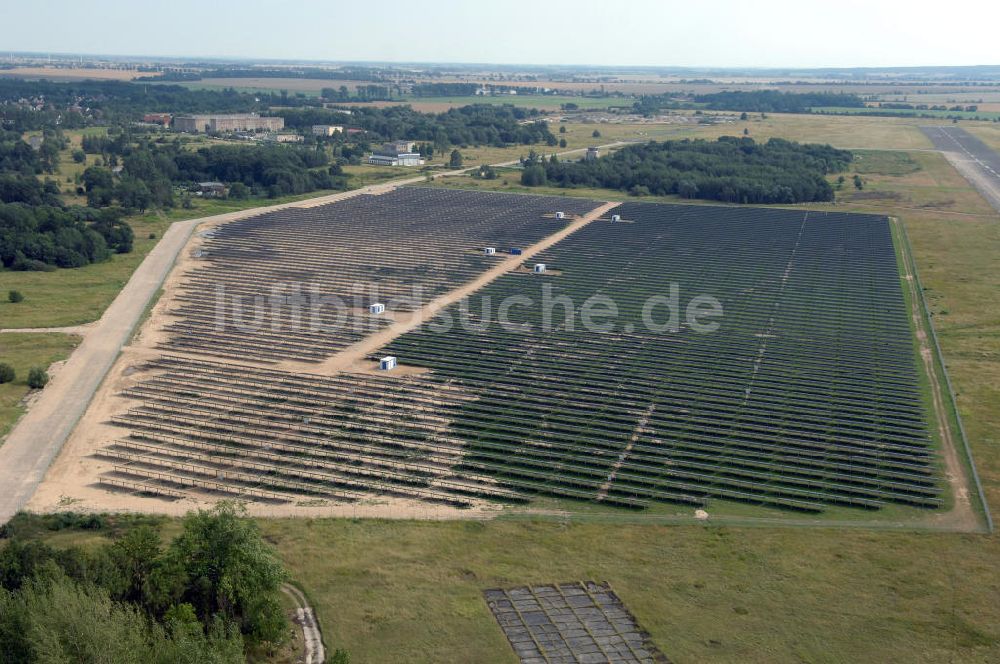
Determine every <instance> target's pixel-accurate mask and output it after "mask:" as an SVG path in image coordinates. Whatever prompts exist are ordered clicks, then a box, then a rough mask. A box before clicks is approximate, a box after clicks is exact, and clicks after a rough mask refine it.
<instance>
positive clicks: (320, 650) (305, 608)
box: [281, 583, 326, 664]
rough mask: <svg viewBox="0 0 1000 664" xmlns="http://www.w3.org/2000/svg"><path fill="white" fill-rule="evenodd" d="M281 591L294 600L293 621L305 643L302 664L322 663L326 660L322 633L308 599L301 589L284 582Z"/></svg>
mask: <svg viewBox="0 0 1000 664" xmlns="http://www.w3.org/2000/svg"><path fill="white" fill-rule="evenodd" d="M281 590H282V592H284V593H285V594H286V595H288V596H289V597H291V598H292V599H293V600H295V605H296V609H295V614H296V615H295V622H296V623H298V625H299V626H300V627H301V628H302V642H303V644H304V645H305V648H304V649H305V655H304V659H303V661H304V664H323V662H325V661H326V649H325V648H324V647H323V634H322V633H321V632H320V629H319V621H318V620H317V619H316V612H315V611H313V608H312V607H311V606H309V600H307V599H306V596H305V595H304V594H303V593H302V591H301V590H299V589H298V588H296V587H295V586H293V585H291V584H289V583H285V584H283V585H282V586H281Z"/></svg>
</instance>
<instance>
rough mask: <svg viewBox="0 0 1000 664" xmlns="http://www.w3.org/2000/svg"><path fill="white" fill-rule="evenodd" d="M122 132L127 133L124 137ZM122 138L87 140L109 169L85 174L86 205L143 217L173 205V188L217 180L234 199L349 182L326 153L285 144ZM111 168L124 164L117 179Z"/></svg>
mask: <svg viewBox="0 0 1000 664" xmlns="http://www.w3.org/2000/svg"><path fill="white" fill-rule="evenodd" d="M123 133H124V132H123ZM121 136H122V134H119V135H117V136H109V137H107V138H97V139H91V140H89V141H86V142H85V144H84V149H85V150H86V151H88V152H98V153H99V154H101V155H103V158H102V160H103V162H104V163H105V164H106V165H105V166H97V165H94V166H90V167H89V168H87V169H86V170H85V171H84V172H83V177H82V186H83V190H84V193H85V194H86V196H87V201H88V204H89V205H91V206H93V207H103V206H107V205H112V204H114V203H115V202H117V203H118V204H119V205H121V206H123V207H125V208H127V209H130V210H137V211H139V212H142V211H145V210H146V209H148V208H154V207H156V208H164V207H171V206H173V205H174V204H175V200H174V189H175V187H182V188H183V187H188V186H193V185H194V184H195V183H198V182H205V181H219V182H224V183H227V184H229V185H230V192H231V195H232V196H233V197H235V198H245V197H247V196H250V195H261V196H268V197H271V198H273V197H276V196H283V195H287V194H301V193H307V192H310V191H315V190H317V189H344V188H346V187H347V181H346V178H344V177H343V176H342V172H341V169H340V168H339V167H338V166H332V167H328V166H329V157H328V156H327V154H326V152H325V151H324V150H322V149H314V148H303V147H291V146H284V145H213V146H209V147H204V148H200V149H199V150H197V151H191V150H186V149H184V147H183V146H182V145H181V144H180V143H179V142H177V141H165V142H155V141H151V140H148V139H147V138H142V137H140V138H137V139H132V140H128V139H126V140H122V139H121ZM112 164H120V166H121V170H120V172H118V173H117V174H116V173H115V172H114V171H113V169H112V168H109V166H111V165H112Z"/></svg>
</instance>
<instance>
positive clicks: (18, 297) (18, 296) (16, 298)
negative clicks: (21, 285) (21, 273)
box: [7, 290, 24, 304]
mask: <svg viewBox="0 0 1000 664" xmlns="http://www.w3.org/2000/svg"><path fill="white" fill-rule="evenodd" d="M7 299H8V300H10V301H11V302H13V303H14V304H17V303H18V302H23V301H24V294H23V293H21V291H18V290H12V291H10V292H8V293H7Z"/></svg>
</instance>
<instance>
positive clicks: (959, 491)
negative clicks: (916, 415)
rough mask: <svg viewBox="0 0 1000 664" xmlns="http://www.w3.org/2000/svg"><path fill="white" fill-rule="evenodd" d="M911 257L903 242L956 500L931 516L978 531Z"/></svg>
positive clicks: (912, 313)
mask: <svg viewBox="0 0 1000 664" xmlns="http://www.w3.org/2000/svg"><path fill="white" fill-rule="evenodd" d="M892 223H893V224H895V225H896V227H897V229H898V231H899V237H900V238H903V237H904V235H903V234H904V233H905V231H904V230H903V228H902V225H901V224H900V222H899V220H898V219H896V218H892ZM912 260H913V257H912V256H911V255H910V253H909V247H908V246H907V243H906V242H903V252H902V266H903V271H904V273H903V281H904V288H906V289H907V290H909V291H910V316H911V317H912V319H913V325H914V329H915V330H916V337H917V344H918V347H919V349H920V359H921V362H922V363H923V365H924V370H925V371H926V373H927V379H928V382H929V383H930V389H931V401H932V403H933V407H934V415H935V418H936V419H937V424H938V434H939V436H940V437H941V448H942V449H941V452H942V454H941V456H942V457H943V460H944V465H945V468H944V471H945V472H944V475H945V479H946V480H947V481H948V484H949V486H950V487H951V491H952V496H953V500H954V504H953V505H952V508H951V510H949V511H948V512H944V513H942V514H940V515H938V516H936V517H932V519H933V520H936V521H938V522H946V523H947V524H948V525H950V526H952V527H954V529H955V530H960V531H965V532H977V531H978V530H979V529H980V524H979V519H978V517H977V516H976V513H975V512H974V511H973V509H972V502H971V500H970V497H969V486H970V482H969V478H968V476H967V474H966V472H965V468H964V466H963V465H962V462H961V460H960V458H959V453H958V448H957V446H956V443H955V436H954V435H953V431H952V428H951V425H950V421H951V420H950V417H949V414H948V408H947V406H946V405H945V399H944V395H943V391H942V387H941V383H942V380H941V378H940V376H938V372H937V366H936V363H935V358H934V349H933V348H932V346H931V343H930V338H929V334H928V330H927V325H928V323H927V322H926V321H925V319H924V316H923V307H924V303H923V302H924V301H923V294H922V293H921V292H920V289H919V287H918V284H917V278H916V276H915V275H914V273H913V268H912V263H911V261H912Z"/></svg>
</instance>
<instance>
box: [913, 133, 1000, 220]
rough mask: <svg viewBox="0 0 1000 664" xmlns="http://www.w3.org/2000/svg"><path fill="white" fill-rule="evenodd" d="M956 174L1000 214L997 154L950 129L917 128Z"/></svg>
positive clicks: (999, 182)
mask: <svg viewBox="0 0 1000 664" xmlns="http://www.w3.org/2000/svg"><path fill="white" fill-rule="evenodd" d="M920 129H921V130H922V131H923V132H924V134H925V135H926V136H927V138H929V139H931V142H932V143H934V147H935V148H937V149H938V150H940V151H941V152H942V153H943V154H944V156H945V157H946V158H947V159H948V161H949V162H951V164H952V165H953V166H954V167H955V168H956V169H957V170H958V172H959V173H961V174H962V176H963V177H965V179H966V180H968V181H969V182H970V183H971V184H972V186H973V187H975V188H976V189H977V190H978V191H979V193H981V194H982V195H983V196H984V197H985V198H986V200H988V201H989V202H990V205H992V206H993V208H994V209H995V210H996V211H997V212H1000V154H998V153H997V151H996V150H994V149H992V148H991V147H990V146H988V145H986V144H985V143H983V142H982V141H981V140H979V139H978V138H976V137H975V136H973V135H972V134H970V133H969V132H967V131H966V130H964V129H962V128H961V127H954V126H951V127H949V126H931V127H921V128H920Z"/></svg>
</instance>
